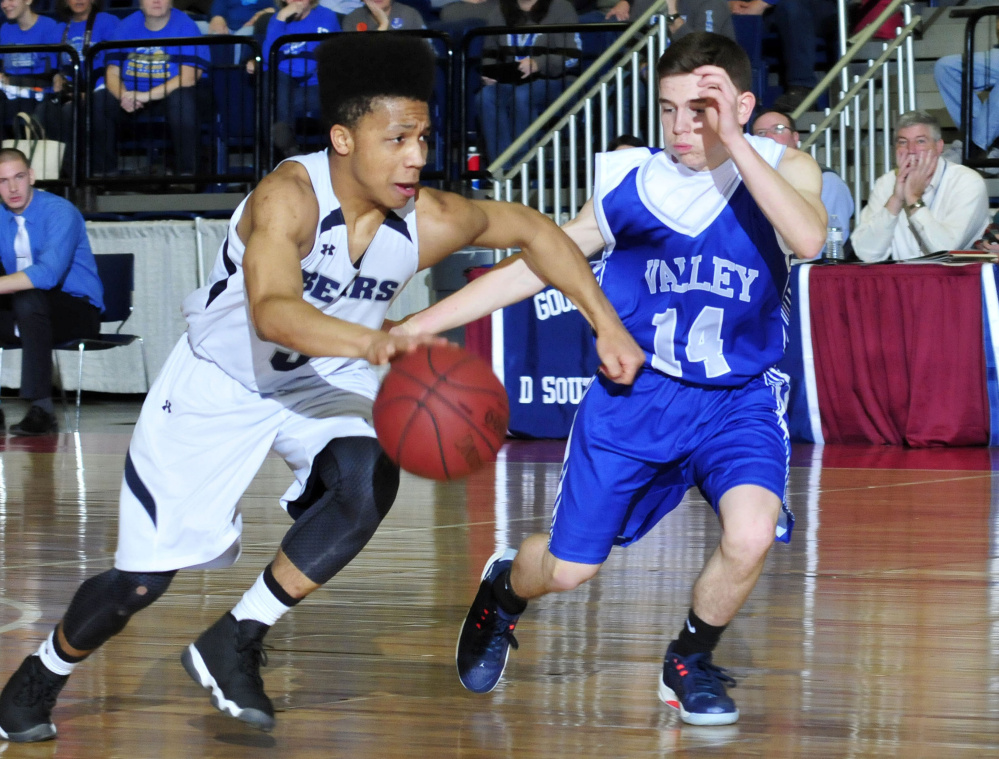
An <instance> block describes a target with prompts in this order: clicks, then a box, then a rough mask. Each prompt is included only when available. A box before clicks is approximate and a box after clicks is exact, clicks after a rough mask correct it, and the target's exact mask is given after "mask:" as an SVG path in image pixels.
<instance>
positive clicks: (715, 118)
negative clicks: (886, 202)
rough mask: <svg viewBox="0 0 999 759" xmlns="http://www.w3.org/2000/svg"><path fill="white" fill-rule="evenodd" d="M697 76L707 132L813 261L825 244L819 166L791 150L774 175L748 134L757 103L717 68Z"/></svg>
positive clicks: (795, 246) (798, 251)
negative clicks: (709, 132) (714, 133)
mask: <svg viewBox="0 0 999 759" xmlns="http://www.w3.org/2000/svg"><path fill="white" fill-rule="evenodd" d="M693 73H695V74H697V75H699V76H700V77H701V78H700V81H699V85H700V87H701V90H700V93H701V97H703V98H704V100H705V101H706V103H707V106H708V107H707V108H706V121H707V127H708V128H710V129H712V130H713V131H715V132H716V133H717V134H718V136H719V138H720V139H721V141H722V143H723V144H724V146H725V149H726V150H727V151H728V154H729V155H730V156H731V157H732V160H733V161H734V162H735V165H736V166H737V167H738V168H739V173H740V174H741V175H742V180H743V182H744V183H745V185H746V187H747V189H748V190H749V192H750V193H751V194H752V196H753V199H754V200H755V201H756V203H757V205H759V207H760V210H762V211H763V213H764V214H765V215H766V217H767V219H769V220H770V223H771V224H773V226H774V229H775V230H776V231H777V234H779V235H780V236H781V238H782V239H783V240H784V244H785V245H786V246H787V247H788V248H790V249H791V250H792V251H793V252H794V254H795V255H796V256H798V258H814V257H815V256H817V255H818V254H819V253H820V252H821V251H822V246H823V245H825V242H826V210H825V207H824V206H823V205H822V198H821V196H822V172H821V170H820V169H819V166H818V164H817V163H815V160H814V159H813V158H812V157H811V156H810V155H808V154H807V153H802V152H801V151H798V150H794V149H793V148H788V149H787V151H786V152H785V153H784V157H783V158H782V159H781V162H780V164H778V166H777V169H776V170H774V169H773V167H771V166H770V164H768V163H767V162H766V160H765V159H764V158H763V156H761V155H760V154H759V153H757V152H756V150H755V149H754V148H753V146H752V145H751V144H750V142H749V140H747V139H746V136H745V132H744V131H743V127H744V125H745V124H746V123H747V122H748V120H749V118H750V116H751V115H752V110H753V106H754V104H755V102H756V101H755V99H754V98H753V95H752V93H749V92H739V91H738V89H737V88H736V87H735V85H734V84H732V80H731V79H730V78H729V76H728V74H727V73H726V72H725V70H724V69H722V68H719V67H718V66H701V67H700V68H698V69H695V70H694V72H693Z"/></svg>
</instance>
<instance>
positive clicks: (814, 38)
mask: <svg viewBox="0 0 999 759" xmlns="http://www.w3.org/2000/svg"><path fill="white" fill-rule="evenodd" d="M728 5H729V8H730V9H731V11H732V13H733V14H734V15H749V16H761V15H763V14H767V16H766V18H765V20H764V24H765V26H766V28H767V29H768V30H774V31H776V33H777V38H778V40H779V42H780V50H781V56H780V57H781V66H782V68H783V71H782V75H783V76H782V79H783V83H784V93H783V94H782V95H781V96H780V97H778V98H777V100H775V101H774V108H776V109H777V110H778V111H784V112H785V113H791V112H792V111H794V110H795V109H797V107H798V106H799V105H801V103H802V102H803V101H804V99H805V98H806V97H807V96H808V93H809V92H811V91H812V90H813V89H815V86H816V85H817V84H818V79H817V78H816V76H815V64H816V61H817V57H818V49H819V42H820V41H821V40H825V41H826V42H827V43H828V44H833V40H834V39H835V38H836V27H837V24H838V23H839V12H838V10H837V6H836V3H834V2H832V0H770V2H764V0H729V3H728ZM771 9H773V10H772V11H771ZM768 11H770V12H769V13H768Z"/></svg>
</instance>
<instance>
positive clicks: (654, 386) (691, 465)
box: [549, 368, 794, 564]
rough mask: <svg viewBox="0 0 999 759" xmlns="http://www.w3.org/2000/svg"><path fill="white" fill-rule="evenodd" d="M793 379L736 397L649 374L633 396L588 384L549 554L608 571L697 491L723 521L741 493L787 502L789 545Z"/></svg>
mask: <svg viewBox="0 0 999 759" xmlns="http://www.w3.org/2000/svg"><path fill="white" fill-rule="evenodd" d="M787 393H788V378H787V377H786V376H785V375H783V374H781V373H780V372H778V371H777V370H775V369H770V370H768V371H767V372H766V373H764V374H763V375H761V376H759V377H757V378H755V379H753V380H751V381H750V382H749V383H747V384H746V385H744V386H742V387H738V388H710V387H704V386H697V385H689V384H685V383H682V382H679V381H677V380H675V379H673V378H671V377H667V376H666V375H664V374H661V373H659V372H656V371H654V370H650V369H648V368H646V369H645V370H644V371H642V372H641V373H640V374H639V375H638V377H637V378H636V380H635V383H634V384H633V385H632V386H631V387H626V386H621V385H616V384H615V383H613V382H611V381H610V380H608V379H606V378H605V377H604V376H603V375H599V374H598V375H597V377H596V378H595V379H594V380H593V382H591V383H590V386H589V388H588V389H587V391H586V395H585V396H584V397H583V400H582V402H581V403H580V405H579V409H578V410H577V412H576V418H575V420H574V421H573V424H572V431H571V432H570V434H569V442H568V445H567V447H566V455H565V460H564V462H563V465H562V475H561V478H560V481H559V487H558V492H557V493H556V496H555V509H554V513H553V515H552V525H551V539H550V543H549V550H550V551H551V552H552V554H553V555H554V556H556V557H557V558H559V559H562V560H564V561H573V562H579V563H582V564H600V563H603V562H604V561H605V560H606V559H607V557H608V556H609V555H610V551H611V548H612V547H613V546H615V545H622V546H624V545H628V544H630V543H633V542H635V541H636V540H638V539H639V538H641V537H642V536H643V535H645V533H647V532H648V531H649V530H651V529H652V528H653V527H654V526H655V525H656V524H657V523H658V522H659V520H661V519H662V518H663V517H664V516H666V514H668V513H669V512H670V511H672V510H673V509H675V508H676V506H677V505H678V504H679V503H680V501H681V499H682V498H683V496H684V495H685V494H686V492H687V490H689V489H690V488H692V487H696V488H699V489H700V491H701V493H702V494H703V495H704V497H705V498H706V499H707V501H708V502H709V503H710V504H711V506H712V508H713V509H714V510H715V513H717V512H718V504H719V502H720V500H721V497H722V496H723V495H724V494H725V493H726V492H728V491H729V490H731V489H732V488H734V487H736V486H738V485H758V486H760V487H762V488H765V489H767V490H769V491H771V492H772V493H774V494H776V495H777V497H779V498H780V500H781V503H782V506H783V507H782V509H781V515H780V518H779V521H778V525H777V534H776V536H775V537H776V539H778V540H781V541H783V542H788V541H789V540H790V538H791V528H792V526H793V524H794V516H793V514H791V512H790V510H789V509H788V508H787V504H786V503H785V493H786V490H787V480H788V474H789V470H790V456H791V444H790V436H789V434H788V427H787Z"/></svg>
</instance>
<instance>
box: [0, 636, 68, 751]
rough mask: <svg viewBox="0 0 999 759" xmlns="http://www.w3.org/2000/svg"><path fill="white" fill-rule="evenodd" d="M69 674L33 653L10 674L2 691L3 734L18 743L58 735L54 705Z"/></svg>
mask: <svg viewBox="0 0 999 759" xmlns="http://www.w3.org/2000/svg"><path fill="white" fill-rule="evenodd" d="M67 680H69V676H68V675H57V674H55V673H54V672H51V671H50V670H49V669H48V667H46V666H45V665H44V664H42V660H41V659H40V658H39V657H38V654H32V655H31V656H28V657H27V658H25V660H24V661H23V662H21V666H20V667H18V668H17V671H16V672H15V673H14V674H13V675H11V676H10V680H8V681H7V684H6V685H5V686H4V688H3V691H2V692H0V738H2V739H4V740H8V741H14V742H15V743H34V742H36V741H48V740H52V739H53V738H55V737H56V726H55V725H53V724H52V708H53V707H54V706H55V703H56V698H58V696H59V691H61V690H62V686H64V685H65V684H66V681H67Z"/></svg>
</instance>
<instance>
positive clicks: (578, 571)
mask: <svg viewBox="0 0 999 759" xmlns="http://www.w3.org/2000/svg"><path fill="white" fill-rule="evenodd" d="M600 566H601V565H600V564H577V563H575V562H571V561H561V560H560V559H556V560H555V564H554V566H553V567H552V570H551V576H550V578H549V585H550V587H551V589H552V590H553V591H556V592H559V593H562V592H565V591H567V590H575V589H576V588H578V587H579V586H580V585H582V584H583V583H584V582H588V581H589V580H592V579H593V578H594V577H596V576H597V572H599V571H600Z"/></svg>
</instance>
